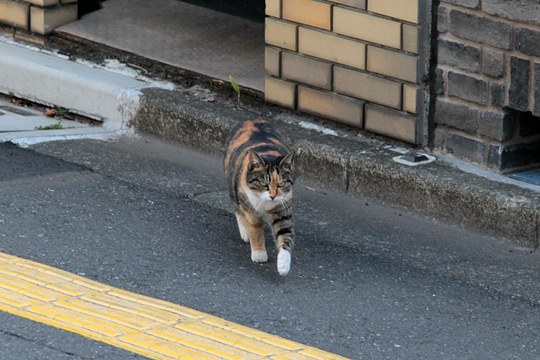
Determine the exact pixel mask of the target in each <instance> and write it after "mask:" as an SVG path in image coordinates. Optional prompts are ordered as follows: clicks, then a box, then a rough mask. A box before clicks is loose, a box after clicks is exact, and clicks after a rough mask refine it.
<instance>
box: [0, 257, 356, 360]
mask: <svg viewBox="0 0 540 360" xmlns="http://www.w3.org/2000/svg"><path fill="white" fill-rule="evenodd" d="M0 310H1V311H5V312H7V313H11V314H14V315H18V316H21V317H24V318H27V319H31V320H34V321H38V322H41V323H44V324H47V325H50V326H54V327H57V328H60V329H64V330H68V331H71V332H74V333H77V334H80V335H83V336H86V337H89V338H91V339H94V340H98V341H102V342H105V343H107V344H110V345H113V346H116V347H119V348H122V349H126V350H129V351H132V352H134V353H137V354H140V355H143V356H146V357H149V358H151V359H197V360H201V359H213V360H214V359H228V360H235V359H240V360H244V359H245V360H249V359H272V360H303V359H305V360H339V359H345V358H344V357H342V356H339V355H336V354H332V353H329V352H326V351H323V350H319V349H317V348H314V347H310V346H306V345H303V344H300V343H297V342H294V341H290V340H287V339H283V338H280V337H278V336H275V335H271V334H267V333H264V332H262V331H259V330H255V329H251V328H248V327H245V326H242V325H238V324H235V323H233V322H230V321H227V320H224V319H221V318H218V317H215V316H212V315H208V314H205V313H202V312H199V311H196V310H193V309H189V308H186V307H183V306H180V305H176V304H173V303H169V302H166V301H163V300H159V299H153V298H150V297H147V296H143V295H139V294H135V293H131V292H129V291H125V290H122V289H117V288H113V287H111V286H108V285H104V284H100V283H98V282H95V281H92V280H88V279H85V278H83V277H81V276H78V275H74V274H71V273H69V272H66V271H63V270H59V269H55V268H53V267H50V266H47V265H44V264H40V263H36V262H32V261H29V260H25V259H22V258H19V257H15V256H11V255H8V254H4V253H0Z"/></svg>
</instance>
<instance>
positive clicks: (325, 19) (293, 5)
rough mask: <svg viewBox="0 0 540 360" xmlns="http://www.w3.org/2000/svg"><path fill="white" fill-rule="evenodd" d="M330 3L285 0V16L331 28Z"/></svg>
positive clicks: (285, 17)
mask: <svg viewBox="0 0 540 360" xmlns="http://www.w3.org/2000/svg"><path fill="white" fill-rule="evenodd" d="M330 8H331V6H330V4H327V3H323V2H319V1H313V0H284V1H283V7H282V10H283V14H282V15H283V18H284V19H287V20H290V21H294V22H297V23H301V24H306V25H311V26H315V27H318V28H321V29H326V30H331V18H330Z"/></svg>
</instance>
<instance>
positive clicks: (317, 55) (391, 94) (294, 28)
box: [265, 0, 427, 143]
mask: <svg viewBox="0 0 540 360" xmlns="http://www.w3.org/2000/svg"><path fill="white" fill-rule="evenodd" d="M420 3H425V2H423V1H420V0H400V1H393V0H378V1H365V0H334V1H324V0H321V1H319V0H267V1H266V15H267V18H266V23H265V25H266V26H265V37H266V45H267V48H266V53H265V65H266V75H267V77H266V85H265V98H266V100H267V101H269V102H273V103H277V104H279V105H282V106H285V107H289V108H291V109H296V110H300V111H303V112H306V113H310V114H314V115H317V116H321V117H324V118H328V119H332V120H335V121H338V122H342V123H346V124H349V125H353V126H356V127H359V128H363V129H366V130H369V131H371V132H375V133H378V134H382V135H387V136H390V137H394V138H397V139H400V140H404V141H406V142H409V143H419V142H422V141H419V140H418V139H419V137H418V134H417V121H418V117H419V114H420V113H421V110H420V109H419V106H418V105H417V104H419V103H421V101H420V100H421V99H420V98H421V97H422V96H423V95H422V93H421V91H420V90H421V86H420V82H419V81H420V80H419V79H420V78H421V77H422V75H423V74H419V73H418V72H419V71H418V68H419V67H418V61H419V58H418V54H419V29H420V27H421V26H422V24H420V16H419V13H420V11H419V10H420V9H419V4H420ZM424 25H427V24H424Z"/></svg>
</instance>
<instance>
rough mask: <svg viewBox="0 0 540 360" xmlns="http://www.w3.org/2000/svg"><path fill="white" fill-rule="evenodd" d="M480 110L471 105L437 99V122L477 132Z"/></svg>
mask: <svg viewBox="0 0 540 360" xmlns="http://www.w3.org/2000/svg"><path fill="white" fill-rule="evenodd" d="M478 116H479V111H478V110H477V109H473V108H471V107H470V106H467V105H464V104H459V103H455V102H450V101H448V100H443V99H441V98H438V99H437V103H436V108H435V122H436V123H437V124H443V125H447V126H450V127H453V128H455V129H459V130H463V131H466V132H468V133H470V134H475V133H476V132H477V130H478Z"/></svg>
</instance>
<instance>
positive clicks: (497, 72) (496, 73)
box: [482, 49, 504, 78]
mask: <svg viewBox="0 0 540 360" xmlns="http://www.w3.org/2000/svg"><path fill="white" fill-rule="evenodd" d="M482 64H483V67H482V73H484V74H485V75H487V76H491V77H494V78H502V77H503V75H504V52H502V51H496V50H490V49H484V51H483V53H482Z"/></svg>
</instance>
